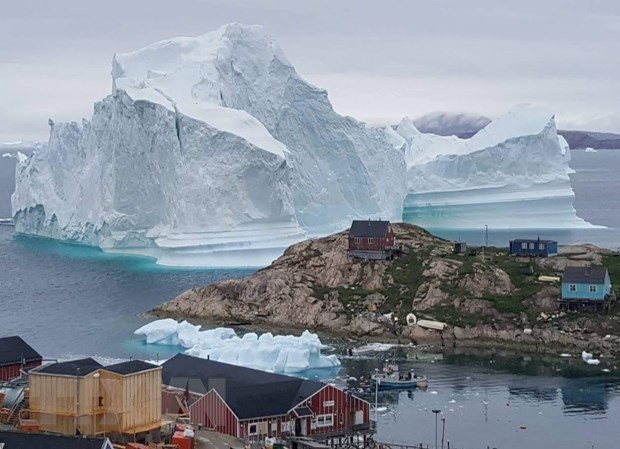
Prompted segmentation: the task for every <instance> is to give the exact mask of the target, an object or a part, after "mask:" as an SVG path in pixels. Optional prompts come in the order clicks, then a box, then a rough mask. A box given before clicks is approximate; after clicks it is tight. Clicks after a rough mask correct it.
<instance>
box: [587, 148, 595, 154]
mask: <svg viewBox="0 0 620 449" xmlns="http://www.w3.org/2000/svg"><path fill="white" fill-rule="evenodd" d="M596 152H597V151H596V150H595V149H594V148H590V147H588V148H586V153H596Z"/></svg>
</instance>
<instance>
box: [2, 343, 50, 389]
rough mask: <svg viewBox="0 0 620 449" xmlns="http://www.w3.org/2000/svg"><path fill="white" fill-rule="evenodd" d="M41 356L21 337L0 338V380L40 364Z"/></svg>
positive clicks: (18, 374) (17, 374)
mask: <svg viewBox="0 0 620 449" xmlns="http://www.w3.org/2000/svg"><path fill="white" fill-rule="evenodd" d="M42 360H43V357H41V355H40V354H39V353H38V352H37V351H35V350H34V349H32V347H31V346H30V345H29V344H28V343H26V342H25V341H24V340H22V338H21V337H17V336H15V337H2V338H0V381H4V380H9V379H13V378H15V377H20V376H21V370H22V369H24V370H27V369H30V368H34V367H35V366H39V365H41V362H42Z"/></svg>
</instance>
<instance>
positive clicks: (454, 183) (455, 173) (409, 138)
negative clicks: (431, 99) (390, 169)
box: [395, 105, 592, 229]
mask: <svg viewBox="0 0 620 449" xmlns="http://www.w3.org/2000/svg"><path fill="white" fill-rule="evenodd" d="M395 131H396V133H398V134H399V135H400V136H401V137H402V139H403V141H404V146H402V145H400V146H399V147H400V148H403V151H404V157H405V160H406V163H407V188H408V191H409V194H408V195H407V197H406V198H405V201H404V212H403V217H404V219H405V221H410V222H413V223H415V224H418V225H420V226H423V227H430V228H442V227H447V228H463V229H474V228H482V227H484V226H485V225H488V226H490V227H493V228H496V229H509V228H513V229H514V228H539V229H540V228H583V227H591V226H592V225H591V224H590V223H588V222H586V221H584V220H582V219H581V218H579V217H578V216H577V214H576V211H575V209H574V207H573V200H574V192H573V190H572V187H571V184H570V178H569V174H570V173H572V170H571V168H570V167H569V165H568V163H569V161H570V151H569V148H568V144H567V143H566V140H564V138H563V137H561V136H558V134H557V129H556V125H555V118H554V114H553V113H552V112H550V111H548V110H546V109H545V108H540V107H535V106H530V105H521V106H518V107H516V108H515V109H513V110H512V111H510V112H508V113H507V114H506V115H504V116H502V117H500V118H498V119H496V120H494V121H492V122H490V123H489V124H488V125H487V126H486V127H484V128H483V129H482V130H480V131H479V132H478V133H476V134H475V135H474V136H473V137H471V138H468V139H461V138H458V137H456V136H437V135H433V134H423V133H420V132H419V131H418V130H417V129H416V127H415V125H414V124H413V122H412V121H411V120H410V119H408V118H405V119H403V120H402V121H401V123H400V124H399V125H398V126H397V127H396V130H395Z"/></svg>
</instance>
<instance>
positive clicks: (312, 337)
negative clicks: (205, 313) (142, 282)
mask: <svg viewBox="0 0 620 449" xmlns="http://www.w3.org/2000/svg"><path fill="white" fill-rule="evenodd" d="M134 333H135V334H136V335H144V336H145V337H146V342H147V343H148V344H156V345H169V346H180V347H182V348H185V349H186V351H185V352H186V353H187V354H189V355H193V356H196V357H202V358H209V359H211V360H217V361H220V362H225V363H230V364H233V365H240V366H245V367H248V368H255V369H260V370H264V371H273V372H278V373H299V372H303V371H307V370H310V369H318V368H334V367H338V366H340V361H339V360H338V358H337V357H336V356H335V355H323V354H321V350H322V349H325V348H327V346H325V345H323V344H322V343H321V341H320V339H319V337H318V336H317V335H316V334H313V333H311V332H308V331H304V332H303V333H302V334H301V336H299V337H296V336H293V335H276V336H274V335H273V334H271V333H270V332H266V333H264V334H261V335H260V336H259V335H257V334H256V333H253V332H249V333H247V334H244V335H243V336H241V337H239V336H238V335H237V333H236V332H235V331H234V330H233V329H229V328H216V329H207V330H201V326H199V325H193V324H191V323H188V322H187V321H182V322H180V323H179V322H177V321H175V320H173V319H171V318H166V319H162V320H156V321H153V322H151V323H149V324H146V325H144V326H142V327H141V328H139V329H137V330H136V331H135V332H134Z"/></svg>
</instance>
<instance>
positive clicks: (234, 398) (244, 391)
mask: <svg viewBox="0 0 620 449" xmlns="http://www.w3.org/2000/svg"><path fill="white" fill-rule="evenodd" d="M162 367H163V372H162V377H163V382H164V384H165V385H170V386H172V387H177V388H180V389H183V390H185V389H186V387H188V386H189V390H190V391H192V392H194V393H200V394H205V393H207V392H208V391H210V390H211V389H215V390H216V391H217V392H218V394H219V395H220V396H221V397H222V399H224V401H225V402H226V403H227V404H228V406H229V407H230V408H231V410H232V411H233V412H234V413H235V415H237V417H238V418H239V419H249V418H260V417H267V416H282V415H286V414H287V413H288V412H289V411H290V410H291V409H292V408H293V407H295V406H296V405H297V404H299V403H300V402H302V401H304V400H306V399H308V398H309V397H310V396H312V395H313V394H314V393H316V392H317V391H319V390H320V389H321V388H323V387H325V384H323V383H320V382H314V381H311V380H305V379H300V378H298V377H291V376H284V375H282V374H274V373H268V372H266V371H259V370H255V369H251V368H245V367H242V366H237V365H229V364H227V363H221V362H216V361H214V360H207V359H201V358H198V357H192V356H188V355H185V354H177V355H176V356H174V357H173V358H171V359H170V360H168V361H166V362H165V363H164V364H163V365H162Z"/></svg>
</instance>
